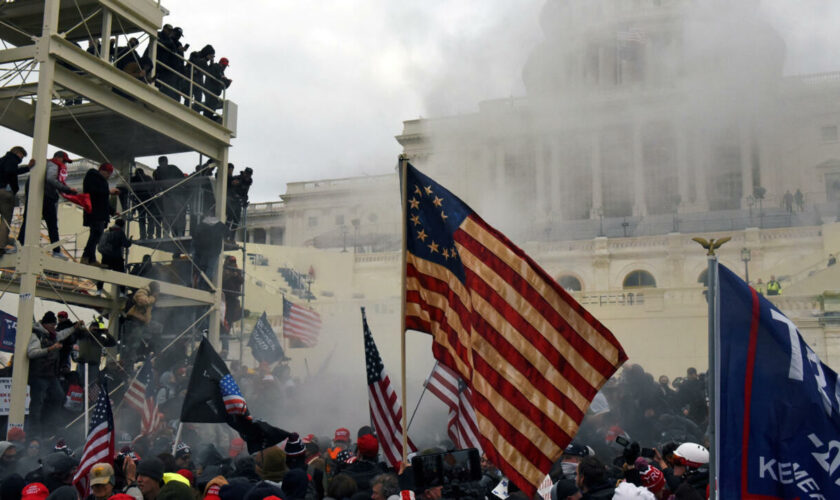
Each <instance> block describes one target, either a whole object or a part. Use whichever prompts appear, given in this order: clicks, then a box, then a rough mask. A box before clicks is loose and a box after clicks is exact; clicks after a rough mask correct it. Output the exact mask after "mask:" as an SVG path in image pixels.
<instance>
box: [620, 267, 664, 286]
mask: <svg viewBox="0 0 840 500" xmlns="http://www.w3.org/2000/svg"><path fill="white" fill-rule="evenodd" d="M622 286H623V287H624V288H656V280H655V279H654V278H653V275H652V274H650V273H649V272H647V271H642V270H637V271H632V272H630V274H628V275H627V276H626V277H625V278H624V284H623V285H622Z"/></svg>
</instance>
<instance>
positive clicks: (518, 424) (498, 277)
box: [405, 213, 627, 496]
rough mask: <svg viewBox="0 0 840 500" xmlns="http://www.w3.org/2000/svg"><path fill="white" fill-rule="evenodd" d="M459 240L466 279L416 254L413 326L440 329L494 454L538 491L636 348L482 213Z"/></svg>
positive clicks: (444, 355)
mask: <svg viewBox="0 0 840 500" xmlns="http://www.w3.org/2000/svg"><path fill="white" fill-rule="evenodd" d="M428 229H429V228H427V230H428ZM429 232H430V233H431V232H432V231H429ZM451 238H452V240H453V241H454V243H455V247H456V248H457V258H458V259H459V261H460V263H461V265H462V266H463V275H464V278H463V281H462V279H461V277H459V276H458V275H456V274H454V273H453V272H452V271H451V270H450V268H449V267H448V266H444V265H441V264H439V263H436V262H435V261H433V260H429V259H427V258H426V255H414V254H413V253H411V252H408V254H407V257H406V259H407V269H406V318H405V319H406V327H407V328H409V329H412V330H418V331H423V332H428V333H430V334H432V337H433V344H432V351H433V353H434V355H435V358H436V359H437V360H438V361H440V362H441V364H444V365H446V366H448V367H449V368H452V369H453V370H454V371H456V372H457V373H458V374H459V375H460V376H461V377H462V378H463V379H464V380H465V381H467V385H468V387H469V388H470V390H471V391H472V393H471V402H472V405H473V407H474V408H475V413H476V419H477V423H478V430H479V433H480V440H481V445H482V449H483V451H484V453H486V454H487V456H488V458H489V459H490V461H491V462H493V463H494V464H495V465H496V466H497V467H499V469H500V470H501V471H502V473H504V474H505V475H506V476H507V477H509V478H510V479H511V481H513V482H514V483H515V484H516V485H517V486H519V487H520V489H522V490H523V491H524V492H525V493H526V494H528V495H529V496H530V495H533V494H534V493H535V492H536V490H537V487H538V486H539V485H540V483H541V482H542V480H543V479H544V478H545V474H546V473H547V472H548V471H549V470H550V468H551V466H552V464H553V463H554V461H555V460H556V459H557V458H558V457H559V456H560V455H561V454H562V451H563V449H564V448H565V446H566V445H567V444H568V443H569V441H571V438H572V436H574V435H575V433H576V432H577V430H578V427H579V425H580V422H581V421H582V420H583V417H584V415H585V413H586V409H587V408H588V406H589V403H590V401H591V400H592V398H593V397H595V394H597V392H598V390H599V389H600V388H601V386H602V385H603V384H604V383H605V382H606V381H607V380H608V379H609V378H610V376H612V374H613V373H614V372H615V371H616V369H617V368H618V367H619V366H621V364H622V363H623V362H624V361H625V360H626V359H627V355H626V354H625V353H624V351H623V349H622V348H621V345H620V344H619V343H618V341H617V340H616V339H615V337H614V336H613V335H612V333H610V332H609V330H607V329H606V328H605V327H604V326H603V325H602V324H601V323H600V322H599V321H598V320H596V319H595V318H594V317H593V316H592V315H591V314H590V313H589V312H588V311H586V310H585V309H584V308H583V307H581V306H580V304H578V303H577V302H576V301H575V300H574V299H573V298H572V297H571V296H570V295H569V294H568V293H567V292H566V291H565V290H563V288H562V287H561V286H560V285H559V284H557V282H556V281H554V279H553V278H552V277H551V276H550V275H549V274H548V273H546V272H545V271H544V270H543V269H542V268H541V267H540V266H539V265H538V264H537V263H536V262H534V261H533V260H532V259H531V258H530V257H528V256H527V255H526V254H525V253H524V252H523V251H522V250H521V249H519V248H518V247H516V246H515V245H514V244H513V243H512V242H511V241H510V240H508V239H507V238H506V237H505V236H504V235H503V234H501V233H500V232H498V231H497V230H496V229H494V228H492V227H491V226H489V225H488V224H487V223H485V222H484V221H483V220H482V219H481V218H480V217H478V216H477V215H476V214H475V213H470V214H469V215H467V216H466V218H465V219H464V220H463V221H462V222H461V224H460V225H459V226H458V227H457V229H455V230H454V232H453V233H452V234H451Z"/></svg>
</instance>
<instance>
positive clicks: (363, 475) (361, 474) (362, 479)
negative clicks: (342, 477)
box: [339, 460, 385, 491]
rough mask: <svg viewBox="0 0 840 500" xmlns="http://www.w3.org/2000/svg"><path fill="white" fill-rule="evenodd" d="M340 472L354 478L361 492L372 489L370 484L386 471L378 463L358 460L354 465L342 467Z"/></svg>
mask: <svg viewBox="0 0 840 500" xmlns="http://www.w3.org/2000/svg"><path fill="white" fill-rule="evenodd" d="M339 472H343V473H345V474H347V475H348V476H350V477H352V478H353V479H354V480H355V481H356V486H358V488H359V491H367V490H370V489H371V486H370V482H371V481H372V480H373V478H374V477H376V476H378V475H379V474H382V473H383V472H385V471H384V470H383V469H382V467H380V466H379V464H377V463H376V462H371V461H370V460H356V461H355V462H353V463H352V464H350V465H348V466H346V467H342V468H341V470H340V471H339Z"/></svg>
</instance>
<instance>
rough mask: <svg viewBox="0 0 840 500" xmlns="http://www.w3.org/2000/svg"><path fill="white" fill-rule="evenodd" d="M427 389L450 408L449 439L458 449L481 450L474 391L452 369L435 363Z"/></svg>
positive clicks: (427, 382) (427, 381)
mask: <svg viewBox="0 0 840 500" xmlns="http://www.w3.org/2000/svg"><path fill="white" fill-rule="evenodd" d="M426 389H428V391H429V392H431V393H432V394H434V395H435V396H437V397H438V398H439V399H440V400H441V401H443V404H445V405H446V406H447V407H448V408H449V424H448V425H447V433H448V434H449V439H451V440H452V442H453V443H454V444H455V446H457V447H458V448H476V449H478V450H481V443H480V442H479V440H478V422H476V418H475V409H474V408H473V406H472V391H470V388H469V387H467V384H465V383H464V381H463V380H461V377H460V376H459V375H458V374H457V373H455V371H454V370H452V369H451V368H447V367H445V366H443V365H442V364H440V363H435V367H434V368H433V369H432V373H431V374H430V375H429V378H428V379H427V380H426Z"/></svg>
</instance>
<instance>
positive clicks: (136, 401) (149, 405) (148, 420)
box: [125, 379, 163, 434]
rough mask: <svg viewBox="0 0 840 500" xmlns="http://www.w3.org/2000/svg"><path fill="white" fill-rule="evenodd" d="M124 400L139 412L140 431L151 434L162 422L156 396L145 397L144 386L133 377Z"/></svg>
mask: <svg viewBox="0 0 840 500" xmlns="http://www.w3.org/2000/svg"><path fill="white" fill-rule="evenodd" d="M125 402H126V403H127V404H128V405H129V406H130V407H132V408H134V409H135V410H137V411H138V412H139V413H140V433H141V434H151V433H152V432H155V431H156V430H158V428H159V427H160V426H161V425H162V424H163V420H162V418H161V413H160V411H158V405H157V398H155V397H153V396H150V397H146V386H145V384H143V383H142V382H140V381H139V380H137V379H135V380H134V381H133V382H132V383H131V385H130V386H129V387H128V390H127V391H126V393H125Z"/></svg>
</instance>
